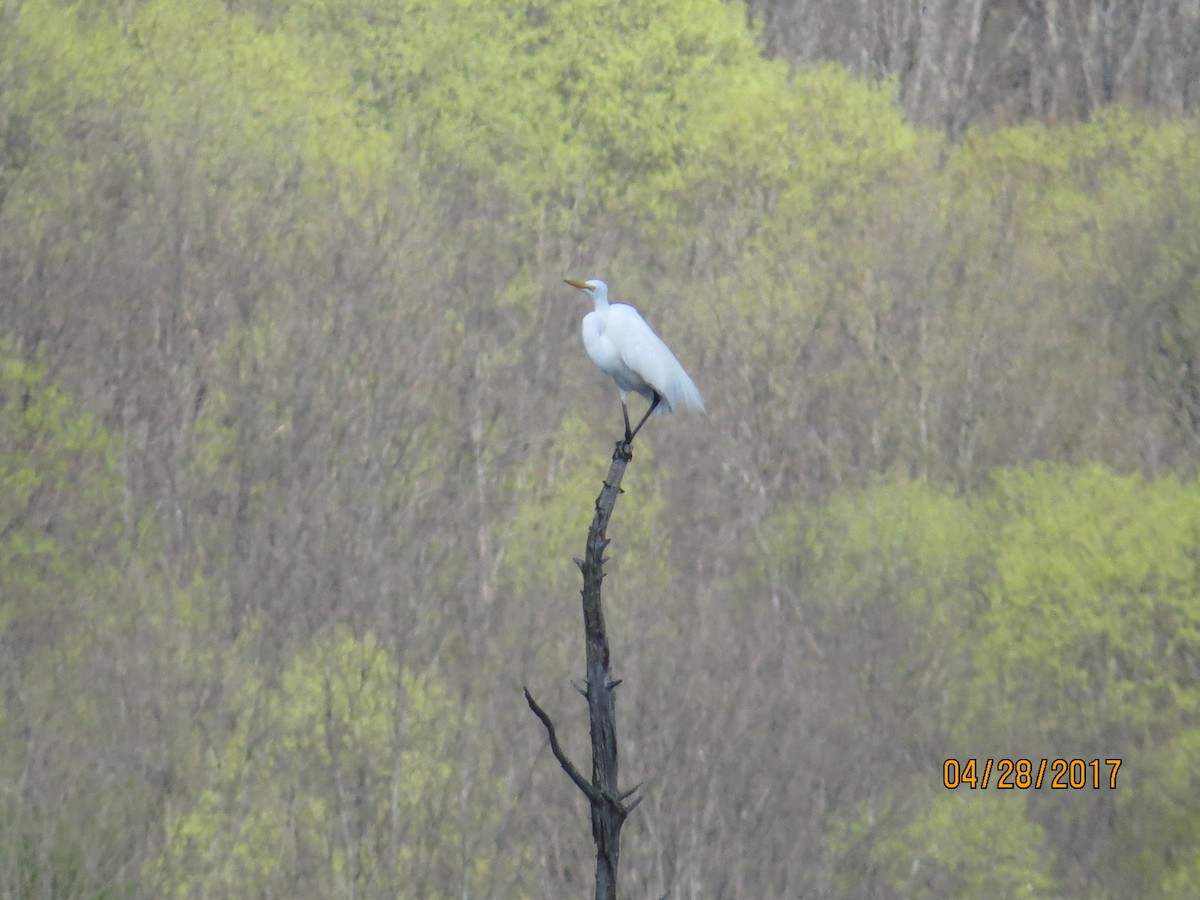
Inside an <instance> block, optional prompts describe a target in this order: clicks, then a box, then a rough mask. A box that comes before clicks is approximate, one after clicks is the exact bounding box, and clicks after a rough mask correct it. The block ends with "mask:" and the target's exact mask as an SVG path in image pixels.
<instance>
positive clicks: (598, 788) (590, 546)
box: [525, 442, 641, 900]
mask: <svg viewBox="0 0 1200 900" xmlns="http://www.w3.org/2000/svg"><path fill="white" fill-rule="evenodd" d="M632 458H633V453H632V451H631V450H630V447H629V445H628V444H626V443H623V442H622V443H618V444H617V449H616V450H614V451H613V461H612V466H611V467H610V468H609V470H608V478H606V479H605V481H604V487H603V489H601V491H600V496H599V497H597V498H596V514H595V516H593V518H592V527H591V528H589V529H588V539H587V551H586V555H585V558H584V559H583V560H582V561H581V560H578V559H577V560H575V562H576V564H577V565H578V566H579V568H580V569H581V570H582V572H583V629H584V645H585V647H586V652H587V691H586V693H585V694H584V696H586V697H587V702H588V714H589V719H590V722H591V735H592V780H591V781H590V782H589V781H587V780H586V779H585V778H584V777H583V775H581V774H580V772H579V770H578V769H577V768H576V767H575V765H574V764H573V763H572V762H571V760H570V759H568V758H567V755H566V754H565V753H564V752H563V749H562V747H561V745H560V744H559V742H558V736H557V735H556V734H555V731H554V723H553V722H551V720H550V717H549V716H548V715H547V714H546V713H545V711H544V710H542V708H541V707H540V706H538V705H537V703H536V702H535V701H534V699H533V697H532V696H531V695H530V693H529V689H528V688H526V689H525V701H526V702H527V703H528V704H529V708H530V709H531V710H533V714H534V715H536V716H537V717H538V718H539V719H540V720H541V722H542V724H543V725H544V726H546V733H547V735H548V736H549V738H550V750H551V751H552V752H553V753H554V758H555V759H557V760H558V762H559V765H561V766H562V767H563V771H565V772H566V773H567V775H568V776H569V777H570V778H571V780H572V781H573V782H575V786H576V787H578V788H579V790H581V791H582V792H583V794H584V796H585V797H587V798H588V803H589V804H591V809H592V840H594V841H595V843H596V900H616V896H617V863H618V861H619V859H620V856H621V826H622V825H623V824H625V819H626V817H628V815H629V814H630V813H631V812H633V809H634V807H636V806H637V805H638V803H640V802H641V798H640V797H639V798H637V799H635V800H633V802H632V803H629V804H626V803H625V801H626V800H628V799H629V798H630V797H631V796H633V794H634V792H635V791H636V790H637V786H635V787H633V788H630V789H629V790H627V791H624V792H622V791H621V790H620V789H619V788H618V787H617V715H616V696H615V692H616V688H617V685H618V684H619V682H617V681H613V679H612V670H611V669H610V668H609V664H608V632H607V630H606V629H605V627H604V610H603V609H602V607H601V605H600V586H601V583H602V582H603V580H604V549H605V548H606V547H607V546H608V538H607V537H606V536H605V532H606V531H607V530H608V520H609V519H610V518H611V517H612V511H613V507H614V506H615V505H616V502H617V495H618V494H620V493H621V479H622V477H624V475H625V466H626V464H627V463H628V462H629V461H630V460H631V459H632Z"/></svg>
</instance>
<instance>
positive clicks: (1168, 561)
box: [972, 466, 1200, 756]
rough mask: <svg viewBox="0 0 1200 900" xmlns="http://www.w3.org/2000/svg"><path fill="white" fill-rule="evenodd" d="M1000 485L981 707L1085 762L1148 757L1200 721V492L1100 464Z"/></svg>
mask: <svg viewBox="0 0 1200 900" xmlns="http://www.w3.org/2000/svg"><path fill="white" fill-rule="evenodd" d="M994 480H995V488H994V490H993V491H992V493H991V496H990V498H989V501H988V504H987V507H986V508H987V510H988V518H989V520H990V521H991V522H993V523H994V524H993V527H994V528H995V532H994V537H993V544H992V548H993V549H992V553H993V554H994V559H995V567H994V568H995V573H996V574H995V581H994V583H993V584H992V585H990V586H989V588H988V590H987V594H988V600H989V609H988V612H987V615H986V616H985V617H984V619H983V620H982V622H981V629H982V630H981V632H980V633H979V635H978V644H977V650H976V652H975V654H974V656H975V667H976V671H977V675H978V680H977V684H978V686H979V688H978V689H979V691H980V695H979V697H978V700H976V701H975V702H973V704H972V705H973V707H974V708H975V709H977V710H982V709H989V710H991V711H990V712H989V713H988V716H989V717H994V719H995V720H996V721H998V722H1011V723H1017V722H1024V723H1028V724H1029V725H1031V726H1032V728H1033V730H1034V733H1035V734H1037V735H1038V736H1039V737H1040V738H1041V739H1043V740H1050V741H1052V742H1054V744H1055V745H1056V746H1059V747H1062V748H1064V749H1065V748H1067V747H1069V746H1072V745H1073V746H1075V747H1077V748H1080V751H1081V752H1082V746H1083V745H1085V744H1086V745H1089V746H1090V745H1091V744H1092V743H1093V742H1096V741H1097V738H1099V737H1100V736H1106V735H1107V736H1115V735H1117V734H1121V735H1125V736H1126V738H1125V739H1126V740H1133V741H1135V742H1136V743H1137V744H1139V745H1140V744H1143V743H1144V742H1146V741H1148V740H1149V739H1150V737H1151V735H1152V734H1154V733H1155V731H1156V729H1157V728H1158V727H1161V726H1163V725H1167V724H1168V723H1170V724H1174V723H1175V722H1178V721H1179V717H1180V716H1184V717H1190V716H1194V715H1196V714H1197V713H1200V693H1198V692H1197V691H1196V690H1194V689H1188V688H1187V687H1186V686H1185V685H1186V679H1185V678H1183V676H1184V673H1185V672H1186V670H1187V666H1188V663H1187V660H1188V659H1191V658H1193V657H1194V655H1195V654H1196V653H1197V652H1200V603H1198V602H1197V601H1198V600H1200V597H1198V596H1197V568H1196V567H1197V560H1196V556H1195V548H1196V546H1197V545H1198V543H1200V488H1198V487H1197V485H1196V484H1195V483H1194V482H1193V483H1189V484H1186V485H1184V484H1180V483H1179V482H1178V481H1176V480H1175V479H1173V478H1161V479H1157V480H1155V481H1152V482H1146V481H1144V480H1143V479H1141V478H1140V477H1138V476H1120V475H1116V474H1114V473H1112V472H1111V471H1109V470H1107V469H1105V468H1103V467H1100V466H1090V467H1086V468H1082V469H1064V468H1060V467H1049V466H1047V467H1040V468H1036V469H1033V470H1030V471H1013V472H1004V473H997V474H996V475H995V479H994ZM998 736H999V735H998ZM1096 749H1097V750H1098V751H1101V752H1100V753H1099V755H1101V756H1103V755H1104V752H1103V751H1102V750H1101V748H1100V747H1099V746H1097V748H1096ZM1109 753H1110V755H1111V750H1110V751H1109Z"/></svg>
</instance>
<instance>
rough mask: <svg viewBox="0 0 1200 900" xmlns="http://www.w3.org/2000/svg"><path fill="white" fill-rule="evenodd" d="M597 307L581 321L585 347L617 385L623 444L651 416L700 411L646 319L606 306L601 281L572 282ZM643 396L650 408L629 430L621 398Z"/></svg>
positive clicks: (696, 395)
mask: <svg viewBox="0 0 1200 900" xmlns="http://www.w3.org/2000/svg"><path fill="white" fill-rule="evenodd" d="M564 280H565V281H566V283H567V284H569V285H571V287H574V288H579V290H581V291H583V292H584V293H585V294H587V295H588V296H589V297H591V298H592V302H593V303H594V304H595V306H596V308H595V309H594V310H592V312H590V313H588V314H587V315H586V316H584V317H583V346H584V349H586V350H587V354H588V356H590V357H591V358H592V362H594V363H595V364H596V368H598V369H599V370H600V371H601V372H603V373H604V374H605V375H607V376H608V377H609V378H611V379H612V380H613V381H615V382H616V383H617V390H618V391H620V393H621V415H622V416H624V417H625V443H627V444H628V443H629V442H630V441H632V440H633V438H634V435H636V434H637V433H638V432H639V431H641V428H642V426H643V425H644V424H646V420H647V419H648V418H650V415H651V413H653V412H655V411H656V410H657V411H658V413H659V414H660V415H661V414H664V413H673V412H675V410H677V409H678V408H679V407H680V405H683V406H688V407H691V408H692V409H696V410H699V411H700V412H704V401H703V400H701V399H700V392H699V391H698V390H696V385H695V384H693V383H692V379H691V378H689V377H688V373H687V372H685V371H684V370H683V366H681V365H680V364H679V360H678V359H676V358H675V354H674V353H672V352H671V348H670V347H668V346H667V345H666V344H664V343H663V340H662V338H660V337H659V336H658V335H657V334H655V333H654V329H652V328H651V327H650V326H649V325H647V324H646V320H645V319H643V318H642V317H641V314H640V313H638V311H637V310H636V309H634V308H633V307H632V306H630V305H629V304H627V303H609V302H608V285H607V284H605V283H604V282H603V281H600V280H599V279H595V278H593V279H592V280H590V281H573V280H571V279H570V278H567V279H564ZM630 391H633V392H634V393H636V394H641V395H642V396H643V397H645V398H646V400H647V402H648V403H649V404H650V408H649V409H648V410H646V414H645V415H644V416H642V421H640V422H638V424H637V428H634V429H632V430H630V428H629V407H628V406H626V405H625V395H626V394H628V393H629V392H630Z"/></svg>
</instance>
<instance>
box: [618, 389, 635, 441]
mask: <svg viewBox="0 0 1200 900" xmlns="http://www.w3.org/2000/svg"><path fill="white" fill-rule="evenodd" d="M621 415H622V416H624V417H625V443H627V444H628V443H629V442H630V441H632V440H633V435H634V432H632V431H630V430H629V407H627V406H626V405H625V398H624V397H622V398H621Z"/></svg>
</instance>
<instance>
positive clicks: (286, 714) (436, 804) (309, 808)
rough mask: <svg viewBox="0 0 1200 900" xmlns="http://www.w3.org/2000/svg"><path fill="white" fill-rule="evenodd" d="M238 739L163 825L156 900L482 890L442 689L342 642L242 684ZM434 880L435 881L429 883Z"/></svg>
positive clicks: (349, 639)
mask: <svg viewBox="0 0 1200 900" xmlns="http://www.w3.org/2000/svg"><path fill="white" fill-rule="evenodd" d="M231 711H232V713H233V715H234V716H235V721H236V727H235V730H234V731H233V732H232V733H231V734H230V736H229V738H228V740H227V741H226V742H225V743H224V745H223V746H220V747H214V748H212V752H211V755H210V757H209V759H208V760H207V764H206V769H207V774H206V778H205V780H206V782H207V784H206V786H205V787H204V788H203V789H202V790H200V792H199V793H198V794H197V795H196V796H195V797H194V798H193V800H192V802H191V804H190V806H189V807H188V808H186V809H184V810H182V811H181V812H179V813H178V814H177V815H175V816H174V817H173V818H172V820H171V822H170V823H169V825H168V842H167V845H166V847H165V849H164V851H163V854H162V857H161V859H160V860H159V861H158V862H157V863H155V864H154V865H153V866H152V867H151V868H150V870H148V872H147V876H148V877H149V878H151V879H152V880H153V881H155V882H156V883H159V884H160V885H161V887H162V892H163V895H164V896H174V897H188V896H213V895H222V896H261V895H273V896H281V895H285V894H286V895H289V896H300V895H305V896H323V897H343V896H345V897H349V896H358V895H361V893H362V892H363V891H364V890H370V889H371V886H372V885H376V884H400V883H406V884H408V885H409V887H408V889H407V891H408V892H407V893H404V894H402V896H421V897H443V896H448V895H447V894H446V893H444V890H445V887H444V886H445V885H447V884H450V883H451V882H450V881H447V880H445V876H446V875H447V874H449V873H452V872H458V873H460V880H461V884H462V885H463V886H464V887H465V888H466V889H467V890H472V889H478V887H479V885H480V884H481V883H483V881H484V880H485V879H486V878H487V876H488V872H489V863H488V861H487V860H486V859H485V858H483V857H475V858H470V857H467V858H464V857H462V856H461V855H460V853H461V848H463V847H464V846H467V839H466V836H465V835H464V834H463V832H462V829H464V828H466V827H468V826H469V825H471V826H473V825H474V824H477V822H474V821H473V822H471V823H468V822H467V821H464V820H463V819H462V818H461V817H460V815H459V813H458V810H457V802H458V801H457V792H458V787H459V786H458V775H457V774H456V772H455V771H454V769H453V768H452V767H451V766H450V764H449V762H448V750H449V747H450V742H451V741H453V740H455V735H456V734H459V733H460V729H461V728H462V726H463V716H464V713H463V712H462V711H461V710H460V709H459V708H458V707H457V705H456V704H455V703H454V702H453V701H452V699H451V698H450V697H449V695H448V694H447V691H446V688H445V687H444V686H443V685H442V684H441V683H440V682H438V681H437V680H436V679H433V678H430V677H422V676H417V675H413V674H411V673H408V672H405V671H402V670H401V669H400V668H399V667H398V666H397V665H396V664H395V662H394V661H393V660H392V659H391V657H390V656H389V654H388V652H387V651H386V650H385V649H384V648H383V647H381V646H380V645H379V643H378V642H377V641H376V640H375V639H374V638H372V637H370V636H367V637H364V638H362V639H358V638H355V637H353V636H352V635H351V634H349V633H348V632H347V631H345V630H344V629H338V630H336V631H335V632H334V633H333V634H332V635H330V636H328V637H326V638H324V639H321V640H318V641H317V642H315V643H314V644H313V645H312V646H310V647H308V648H306V649H305V650H303V651H302V652H300V653H299V654H297V655H296V656H295V658H294V659H293V660H292V662H291V664H290V665H289V666H288V667H287V668H286V669H285V670H284V671H283V672H282V674H281V675H280V676H279V678H278V680H277V681H272V680H267V679H264V678H263V677H261V676H257V675H255V676H251V677H249V678H247V679H246V681H245V682H244V683H243V684H242V686H241V688H240V689H239V690H238V693H237V696H236V697H235V699H234V701H233V705H232V710H231ZM435 876H436V877H435Z"/></svg>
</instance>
